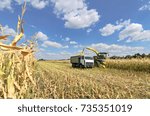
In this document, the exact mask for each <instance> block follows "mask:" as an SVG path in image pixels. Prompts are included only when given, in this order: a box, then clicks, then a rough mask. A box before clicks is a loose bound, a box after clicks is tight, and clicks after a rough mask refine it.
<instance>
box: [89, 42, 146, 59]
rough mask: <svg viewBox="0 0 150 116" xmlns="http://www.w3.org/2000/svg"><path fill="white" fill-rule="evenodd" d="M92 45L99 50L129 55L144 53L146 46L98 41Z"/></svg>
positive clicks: (111, 53) (112, 53)
mask: <svg viewBox="0 0 150 116" xmlns="http://www.w3.org/2000/svg"><path fill="white" fill-rule="evenodd" d="M90 47H92V48H95V49H96V50H98V51H99V52H108V53H109V54H110V55H120V56H123V55H128V54H135V53H140V52H141V53H143V51H144V47H131V46H125V45H117V44H111V45H108V44H105V43H97V44H92V45H90Z"/></svg>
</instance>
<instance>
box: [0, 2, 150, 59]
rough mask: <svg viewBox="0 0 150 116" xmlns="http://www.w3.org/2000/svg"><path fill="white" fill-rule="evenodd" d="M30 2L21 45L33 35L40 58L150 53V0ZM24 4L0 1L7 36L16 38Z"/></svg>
mask: <svg viewBox="0 0 150 116" xmlns="http://www.w3.org/2000/svg"><path fill="white" fill-rule="evenodd" d="M26 1H27V12H26V14H25V17H24V19H25V25H24V28H25V37H24V38H23V39H22V40H21V42H24V41H26V40H27V39H30V38H31V36H33V35H34V37H35V38H36V39H37V40H38V45H39V46H38V47H39V50H38V52H37V53H36V57H37V58H45V59H62V58H68V57H69V56H71V55H75V54H78V53H79V51H80V50H82V49H83V48H84V47H92V48H95V49H97V50H98V51H100V52H109V54H110V55H121V56H122V55H127V54H134V53H138V52H139V53H146V54H148V53H150V0H26ZM23 2H24V0H0V24H2V25H3V27H4V33H5V34H11V35H12V36H15V34H16V24H17V16H18V15H19V14H21V5H22V4H23ZM11 39H12V38H9V41H8V42H7V43H9V42H10V41H11ZM21 42H20V43H21ZM87 54H90V52H87Z"/></svg>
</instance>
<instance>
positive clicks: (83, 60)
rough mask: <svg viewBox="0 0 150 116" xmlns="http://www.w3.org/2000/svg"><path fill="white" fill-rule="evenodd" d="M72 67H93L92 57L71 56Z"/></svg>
mask: <svg viewBox="0 0 150 116" xmlns="http://www.w3.org/2000/svg"><path fill="white" fill-rule="evenodd" d="M70 62H71V63H72V67H81V68H92V67H94V59H93V57H90V56H72V57H71V58H70Z"/></svg>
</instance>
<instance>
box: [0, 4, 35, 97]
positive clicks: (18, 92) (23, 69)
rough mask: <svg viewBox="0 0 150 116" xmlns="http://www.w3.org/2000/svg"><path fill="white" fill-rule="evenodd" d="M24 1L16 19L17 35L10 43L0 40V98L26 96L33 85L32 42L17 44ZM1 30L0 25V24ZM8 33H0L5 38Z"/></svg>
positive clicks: (20, 32) (0, 36) (21, 23)
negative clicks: (20, 12)
mask: <svg viewBox="0 0 150 116" xmlns="http://www.w3.org/2000/svg"><path fill="white" fill-rule="evenodd" d="M25 8H26V3H25V4H24V6H23V7H22V16H21V18H19V19H18V25H17V35H16V36H15V38H14V40H13V41H12V42H11V44H10V45H6V44H4V43H2V42H0V98H26V94H27V92H28V89H29V87H34V86H35V85H36V84H35V80H34V76H33V72H34V62H35V59H34V54H33V53H34V52H33V51H34V50H33V49H34V44H33V42H30V43H29V45H25V46H24V47H19V46H17V42H18V41H19V40H20V39H21V38H22V37H23V35H24V30H23V15H24V13H25V11H26V9H25ZM0 30H1V31H2V26H1V25H0ZM2 33H3V32H2ZM8 36H9V35H0V39H3V40H5V39H6V38H7V37H8Z"/></svg>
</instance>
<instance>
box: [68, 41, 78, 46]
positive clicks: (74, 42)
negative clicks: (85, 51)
mask: <svg viewBox="0 0 150 116" xmlns="http://www.w3.org/2000/svg"><path fill="white" fill-rule="evenodd" d="M70 44H72V45H76V44H78V43H77V42H76V41H70Z"/></svg>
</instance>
